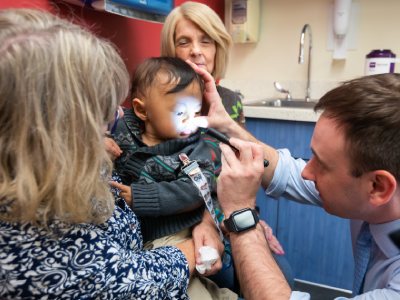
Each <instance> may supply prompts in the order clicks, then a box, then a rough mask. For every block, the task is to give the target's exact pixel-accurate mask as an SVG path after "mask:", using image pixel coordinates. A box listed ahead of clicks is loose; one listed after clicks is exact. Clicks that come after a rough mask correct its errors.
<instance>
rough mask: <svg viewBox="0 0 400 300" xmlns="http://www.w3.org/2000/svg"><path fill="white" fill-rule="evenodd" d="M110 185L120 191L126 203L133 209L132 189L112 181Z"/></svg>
mask: <svg viewBox="0 0 400 300" xmlns="http://www.w3.org/2000/svg"><path fill="white" fill-rule="evenodd" d="M110 185H111V186H113V187H115V188H117V189H119V190H120V192H119V195H120V196H121V197H122V198H124V200H125V202H126V203H127V204H128V205H129V206H130V207H132V193H131V187H130V186H128V185H124V184H122V183H118V182H116V181H110Z"/></svg>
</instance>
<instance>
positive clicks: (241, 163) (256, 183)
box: [217, 138, 264, 217]
mask: <svg viewBox="0 0 400 300" xmlns="http://www.w3.org/2000/svg"><path fill="white" fill-rule="evenodd" d="M229 141H230V143H231V144H232V146H234V147H235V148H237V149H238V150H239V153H235V152H234V151H233V150H232V148H231V147H229V146H227V145H224V144H222V143H221V144H220V148H221V150H222V171H221V174H220V175H219V177H218V182H217V193H218V200H219V203H220V204H221V207H222V209H223V210H224V214H225V216H226V217H229V216H230V215H231V213H232V212H233V211H235V210H239V209H243V208H246V207H249V208H254V207H255V203H256V194H257V191H258V189H259V188H260V185H261V176H262V175H263V172H264V153H263V149H262V147H261V146H259V145H257V144H255V143H252V142H245V141H242V140H239V139H235V138H231V139H230V140H229Z"/></svg>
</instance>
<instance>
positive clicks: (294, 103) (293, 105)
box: [246, 99, 317, 109]
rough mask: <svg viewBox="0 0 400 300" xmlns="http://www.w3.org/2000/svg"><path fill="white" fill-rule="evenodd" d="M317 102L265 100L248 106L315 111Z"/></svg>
mask: <svg viewBox="0 0 400 300" xmlns="http://www.w3.org/2000/svg"><path fill="white" fill-rule="evenodd" d="M315 104H317V102H314V101H309V102H306V101H305V100H304V99H292V100H286V99H285V100H283V99H264V100H260V101H258V102H253V103H248V104H246V105H248V106H271V107H285V108H311V109H313V108H314V106H315Z"/></svg>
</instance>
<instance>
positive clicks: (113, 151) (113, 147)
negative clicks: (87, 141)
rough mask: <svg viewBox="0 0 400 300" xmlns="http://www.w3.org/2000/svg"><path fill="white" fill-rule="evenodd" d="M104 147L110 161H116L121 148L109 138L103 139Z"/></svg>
mask: <svg viewBox="0 0 400 300" xmlns="http://www.w3.org/2000/svg"><path fill="white" fill-rule="evenodd" d="M104 146H105V147H106V151H107V152H108V153H109V154H110V156H111V159H112V160H114V159H116V158H117V157H119V156H120V155H121V154H122V150H121V148H120V147H119V146H118V144H117V143H116V142H115V141H114V140H113V139H112V138H110V137H104Z"/></svg>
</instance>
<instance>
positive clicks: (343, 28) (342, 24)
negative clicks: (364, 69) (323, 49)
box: [333, 0, 352, 59]
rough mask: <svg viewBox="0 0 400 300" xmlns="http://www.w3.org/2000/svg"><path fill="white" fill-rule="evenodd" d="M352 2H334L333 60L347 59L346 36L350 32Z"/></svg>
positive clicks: (337, 0) (347, 0)
mask: <svg viewBox="0 0 400 300" xmlns="http://www.w3.org/2000/svg"><path fill="white" fill-rule="evenodd" d="M351 1H352V0H334V3H333V34H334V36H333V38H334V47H333V59H345V58H346V51H347V43H346V35H347V32H348V30H349V24H350V15H351Z"/></svg>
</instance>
